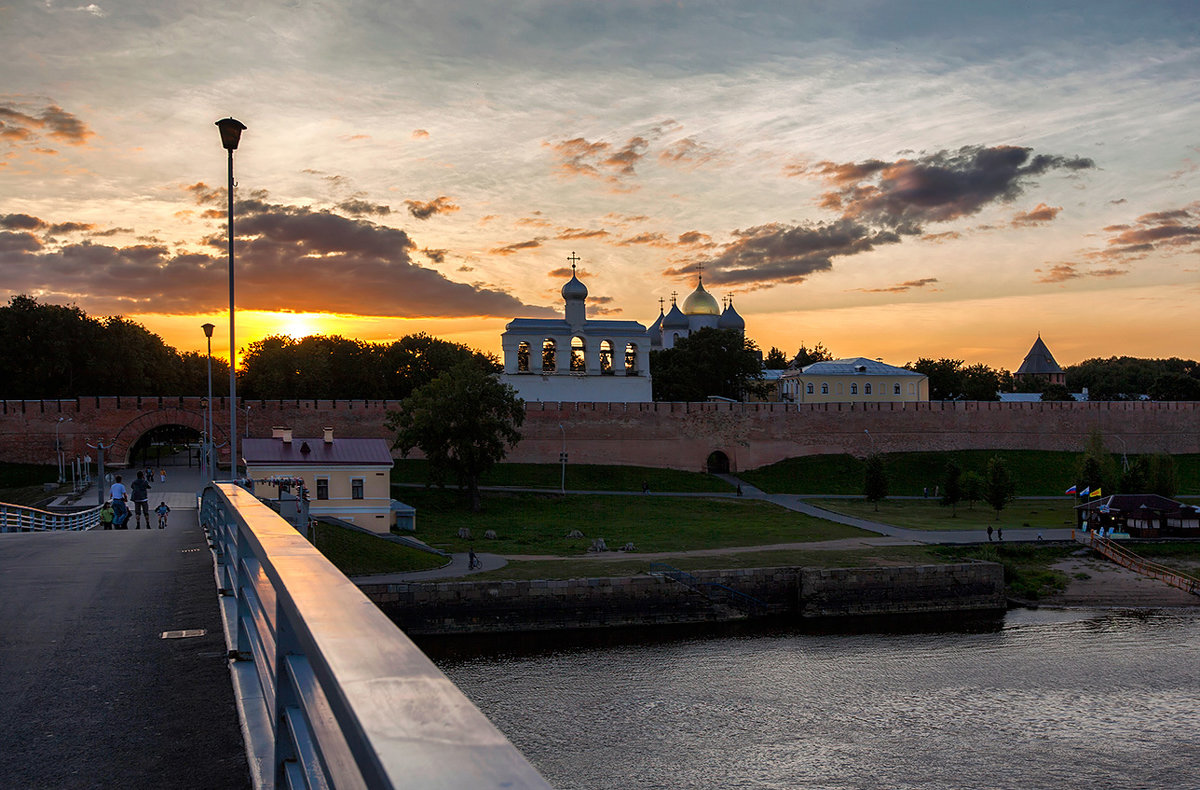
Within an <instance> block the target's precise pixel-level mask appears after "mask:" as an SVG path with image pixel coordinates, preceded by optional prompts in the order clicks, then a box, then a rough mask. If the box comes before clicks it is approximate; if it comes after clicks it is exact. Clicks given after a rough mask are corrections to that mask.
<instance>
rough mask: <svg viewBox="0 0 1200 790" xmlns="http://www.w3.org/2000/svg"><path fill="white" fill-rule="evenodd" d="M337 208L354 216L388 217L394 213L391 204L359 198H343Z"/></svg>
mask: <svg viewBox="0 0 1200 790" xmlns="http://www.w3.org/2000/svg"><path fill="white" fill-rule="evenodd" d="M337 208H338V209H339V210H340V211H342V212H344V213H346V214H349V215H350V216H352V217H370V216H374V217H386V216H387V215H388V214H391V213H392V208H391V206H384V205H381V204H379V203H368V202H367V201H365V200H359V199H357V198H351V199H350V200H343V201H342V202H341V203H338V204H337Z"/></svg>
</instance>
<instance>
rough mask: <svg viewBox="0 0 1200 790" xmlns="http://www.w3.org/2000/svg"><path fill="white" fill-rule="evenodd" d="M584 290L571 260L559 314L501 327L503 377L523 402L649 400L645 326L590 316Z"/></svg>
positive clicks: (519, 320)
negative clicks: (562, 309)
mask: <svg viewBox="0 0 1200 790" xmlns="http://www.w3.org/2000/svg"><path fill="white" fill-rule="evenodd" d="M587 295H588V290H587V286H585V285H584V284H583V283H581V282H580V281H579V279H578V278H577V277H576V276H575V264H574V263H573V262H572V264H571V279H570V280H568V281H567V284H566V285H564V286H563V287H562V297H563V302H564V303H565V310H564V315H563V317H562V318H514V319H513V320H512V321H509V322H508V324H507V325H506V326H505V327H504V334H503V335H501V336H500V342H501V346H502V348H503V350H504V373H503V375H502V376H501V379H502V380H503V381H504V382H505V383H506V384H509V385H510V386H512V387H513V389H515V390H516V391H517V394H518V395H519V396H520V397H522V398H524V399H525V400H526V401H567V402H572V401H585V402H588V401H604V402H618V403H621V402H624V403H633V402H641V401H650V400H653V397H652V395H651V387H650V334H649V332H647V330H646V327H644V326H642V325H641V324H639V323H638V322H637V321H606V320H589V319H588V317H587ZM714 304H715V303H714Z"/></svg>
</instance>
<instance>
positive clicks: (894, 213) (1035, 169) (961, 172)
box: [666, 146, 1095, 287]
mask: <svg viewBox="0 0 1200 790" xmlns="http://www.w3.org/2000/svg"><path fill="white" fill-rule="evenodd" d="M1092 167H1095V163H1093V162H1092V160H1091V159H1086V158H1082V157H1074V156H1056V155H1048V154H1035V153H1033V150H1032V149H1030V148H1020V147H1016V146H993V147H985V146H967V147H964V148H960V149H958V150H956V151H938V152H936V153H932V154H929V153H923V154H920V155H912V156H908V157H905V158H901V159H897V160H895V161H890V162H889V161H883V160H880V159H867V160H864V161H861V162H829V161H826V162H819V163H816V164H807V163H796V164H790V165H788V166H786V167H785V170H784V172H785V174H786V175H788V176H793V177H798V176H806V177H815V178H818V179H820V180H822V181H824V182H826V183H827V184H828V185H829V186H830V189H829V190H828V191H826V192H825V193H824V194H823V195H822V196H821V199H820V201H819V204H820V205H821V206H822V207H823V208H825V209H828V210H830V211H834V212H837V213H838V214H839V215H840V218H839V219H837V220H835V221H833V222H826V223H810V224H803V225H787V224H782V223H774V224H770V225H763V226H760V227H757V228H751V229H750V230H745V231H740V230H739V231H735V232H734V236H735V238H734V241H732V242H730V243H729V244H726V245H724V247H723V248H722V251H721V252H720V253H719V254H718V255H716V256H715V257H711V258H707V259H704V260H696V261H693V262H691V263H689V264H687V265H684V266H676V267H675V268H672V269H668V270H667V272H666V273H667V274H668V275H677V274H683V273H689V274H690V273H691V272H694V271H696V269H697V268H698V265H699V264H703V265H704V266H705V273H706V274H707V275H708V276H709V279H710V280H711V281H712V282H714V283H730V284H757V285H760V286H765V287H769V286H771V285H775V284H778V283H792V282H800V281H802V280H803V279H804V278H805V277H807V276H809V275H811V274H813V273H814V272H818V271H827V270H829V269H831V268H832V267H833V259H834V258H835V257H846V256H851V255H857V254H860V253H863V252H868V251H870V250H873V249H875V248H876V247H878V246H880V245H884V244H895V243H898V242H899V241H900V240H901V239H902V238H903V237H904V236H920V237H921V238H922V239H924V240H927V241H942V240H945V239H948V238H950V236H948V235H945V234H925V230H924V228H925V225H927V224H928V223H932V222H948V221H950V220H955V219H960V218H963V217H967V216H970V215H973V214H975V213H977V212H979V211H981V210H982V209H983V208H984V207H986V206H988V205H990V204H993V203H1002V202H1007V201H1011V200H1013V199H1015V198H1016V197H1018V196H1020V195H1021V194H1023V193H1024V191H1025V189H1026V188H1028V187H1029V186H1030V185H1031V184H1032V180H1033V178H1034V177H1035V176H1039V175H1042V174H1045V173H1048V172H1050V171H1052V170H1064V171H1078V170H1086V169H1089V168H1092ZM1060 210H1061V209H1057V208H1054V207H1051V206H1046V205H1045V204H1040V205H1039V206H1038V207H1037V208H1036V209H1034V210H1033V211H1031V212H1027V215H1028V217H1029V219H1028V222H1041V221H1048V220H1049V219H1053V215H1054V214H1057V212H1058V211H1060Z"/></svg>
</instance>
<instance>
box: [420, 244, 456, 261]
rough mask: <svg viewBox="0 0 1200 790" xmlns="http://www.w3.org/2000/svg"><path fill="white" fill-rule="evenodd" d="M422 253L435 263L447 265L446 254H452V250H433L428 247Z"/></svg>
mask: <svg viewBox="0 0 1200 790" xmlns="http://www.w3.org/2000/svg"><path fill="white" fill-rule="evenodd" d="M421 252H422V253H423V254H424V255H425V257H426V258H428V259H429V260H431V261H433V262H434V263H445V262H446V253H448V252H450V250H431V249H429V248H428V247H426V248H425V249H423V250H421Z"/></svg>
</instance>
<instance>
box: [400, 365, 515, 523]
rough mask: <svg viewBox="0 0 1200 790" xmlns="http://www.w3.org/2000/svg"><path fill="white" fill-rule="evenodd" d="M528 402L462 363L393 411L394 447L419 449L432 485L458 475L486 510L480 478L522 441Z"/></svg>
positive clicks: (475, 507)
mask: <svg viewBox="0 0 1200 790" xmlns="http://www.w3.org/2000/svg"><path fill="white" fill-rule="evenodd" d="M524 420H525V402H524V401H522V400H521V399H520V398H518V397H517V395H516V391H515V390H513V388H512V387H510V386H508V385H507V384H503V383H501V382H500V380H499V379H497V378H496V376H495V374H494V373H492V372H491V371H490V370H487V369H485V368H484V367H483V366H481V365H479V364H478V363H477V362H474V361H467V362H460V363H459V364H457V365H455V366H454V367H453V368H451V369H450V370H448V371H446V372H445V373H442V374H441V375H440V376H438V377H437V378H435V379H434V380H433V381H431V382H429V383H428V384H426V385H424V386H422V387H419V388H417V389H416V390H414V391H413V393H412V394H411V395H409V396H408V397H407V398H405V399H404V401H403V402H402V403H401V404H400V409H399V411H393V412H389V413H388V416H387V426H388V428H389V429H390V430H392V431H394V432H395V433H396V440H395V443H394V445H393V446H394V447H397V448H399V450H400V452H401V453H402V454H403V455H404V456H405V457H408V454H409V453H411V452H412V451H413V450H414V449H418V450H420V451H421V452H422V453H423V454H424V455H425V458H426V461H427V462H428V464H427V468H428V470H429V480H428V482H429V483H430V484H434V485H439V486H444V485H445V484H446V481H447V480H449V479H454V480H455V481H456V482H457V483H458V486H459V488H460V489H464V490H465V491H466V493H467V496H468V497H469V498H470V501H471V509H472V510H473V511H476V512H478V511H479V510H481V509H482V502H481V500H480V496H479V478H480V477H482V476H483V474H484V473H485V472H487V470H489V469H490V468H492V466H493V465H494V464H496V463H498V462H499V461H501V460H503V459H504V457H505V455H507V453H508V450H509V449H510V448H511V447H513V446H514V445H516V443H517V442H519V441H520V440H521V433H520V430H519V429H520V427H521V424H522V423H523V422H524Z"/></svg>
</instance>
